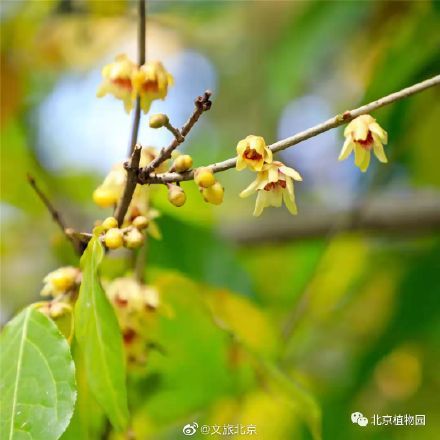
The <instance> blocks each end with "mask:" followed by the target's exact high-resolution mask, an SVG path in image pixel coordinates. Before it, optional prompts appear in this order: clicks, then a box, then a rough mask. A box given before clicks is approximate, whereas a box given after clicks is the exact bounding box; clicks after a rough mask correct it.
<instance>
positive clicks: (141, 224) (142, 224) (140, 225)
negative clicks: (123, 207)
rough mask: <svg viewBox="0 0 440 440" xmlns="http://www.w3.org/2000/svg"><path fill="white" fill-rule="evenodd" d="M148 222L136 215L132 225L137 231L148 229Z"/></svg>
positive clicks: (145, 218) (141, 216)
mask: <svg viewBox="0 0 440 440" xmlns="http://www.w3.org/2000/svg"><path fill="white" fill-rule="evenodd" d="M149 223H150V222H149V220H148V219H147V217H144V216H143V215H138V216H137V217H136V218H135V219H134V220H133V221H132V223H131V224H132V225H133V226H134V227H135V228H137V229H145V228H147V227H148V224H149Z"/></svg>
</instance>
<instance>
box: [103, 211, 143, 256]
mask: <svg viewBox="0 0 440 440" xmlns="http://www.w3.org/2000/svg"><path fill="white" fill-rule="evenodd" d="M148 224H149V221H148V219H147V218H146V217H144V216H137V217H135V218H134V219H133V221H132V223H131V225H130V226H128V227H126V228H119V227H118V222H117V220H116V219H115V218H114V217H107V218H106V219H105V220H104V221H103V222H102V224H101V225H100V227H101V228H102V231H103V233H104V235H103V241H104V244H105V245H106V247H107V248H108V249H118V248H120V247H122V246H124V247H126V248H128V249H136V248H138V247H139V246H141V245H142V244H143V242H144V240H145V235H144V233H143V231H144V230H145V229H146V228H147V227H148Z"/></svg>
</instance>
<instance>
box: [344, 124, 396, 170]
mask: <svg viewBox="0 0 440 440" xmlns="http://www.w3.org/2000/svg"><path fill="white" fill-rule="evenodd" d="M344 136H345V142H344V146H343V147H342V150H341V154H340V155H339V160H344V159H346V158H347V157H348V156H349V155H350V153H351V152H352V151H353V149H354V162H355V164H356V166H357V167H359V168H360V170H361V171H362V172H365V171H367V168H368V165H369V164H370V156H371V150H373V151H374V154H375V155H376V157H377V158H378V159H379V160H380V162H383V163H387V162H388V159H387V157H386V156H385V151H384V149H383V145H386V143H387V142H388V135H387V132H386V131H385V130H384V129H383V128H382V127H381V126H380V125H379V124H378V123H377V122H376V119H374V118H373V117H372V116H370V115H361V116H358V117H357V118H356V119H353V120H352V121H351V122H350V123H349V124H348V125H347V127H346V128H345V130H344Z"/></svg>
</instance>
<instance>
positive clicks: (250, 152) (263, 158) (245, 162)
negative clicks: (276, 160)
mask: <svg viewBox="0 0 440 440" xmlns="http://www.w3.org/2000/svg"><path fill="white" fill-rule="evenodd" d="M237 155H238V156H237V164H236V168H237V170H238V171H241V170H244V169H245V168H246V167H249V168H250V169H251V170H253V171H261V170H262V168H263V165H264V164H265V163H271V162H272V150H270V148H268V147H267V146H266V142H265V141H264V139H263V138H262V137H261V136H254V135H249V136H247V137H246V138H245V139H242V140H241V141H239V142H238V144H237Z"/></svg>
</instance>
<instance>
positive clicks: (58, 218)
mask: <svg viewBox="0 0 440 440" xmlns="http://www.w3.org/2000/svg"><path fill="white" fill-rule="evenodd" d="M27 180H28V182H29V184H30V185H31V187H32V188H33V190H34V191H35V192H36V193H37V195H38V197H39V198H40V200H41V201H42V202H43V203H44V205H45V206H46V208H47V210H48V211H49V212H50V214H51V216H52V219H53V221H54V222H55V223H56V224H57V225H58V226H59V228H60V229H61V231H62V232H63V234H64V235H65V236H66V237H67V239H68V240H69V241H70V242H71V243H72V245H73V247H74V249H75V252H76V253H77V254H79V255H81V253H82V249H81V244H80V242H79V241H78V240H77V239H76V238H75V237H72V236H71V235H69V234H68V233H67V232H66V229H67V225H66V223H65V221H64V220H63V217H62V216H61V214H60V212H59V211H58V210H57V209H56V208H55V206H54V205H53V204H52V202H51V201H50V200H49V198H48V197H47V196H46V194H44V192H43V191H42V190H41V188H40V187H39V186H38V184H37V182H36V180H35V178H34V177H33V176H32V175H31V174H29V173H28V174H27Z"/></svg>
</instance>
